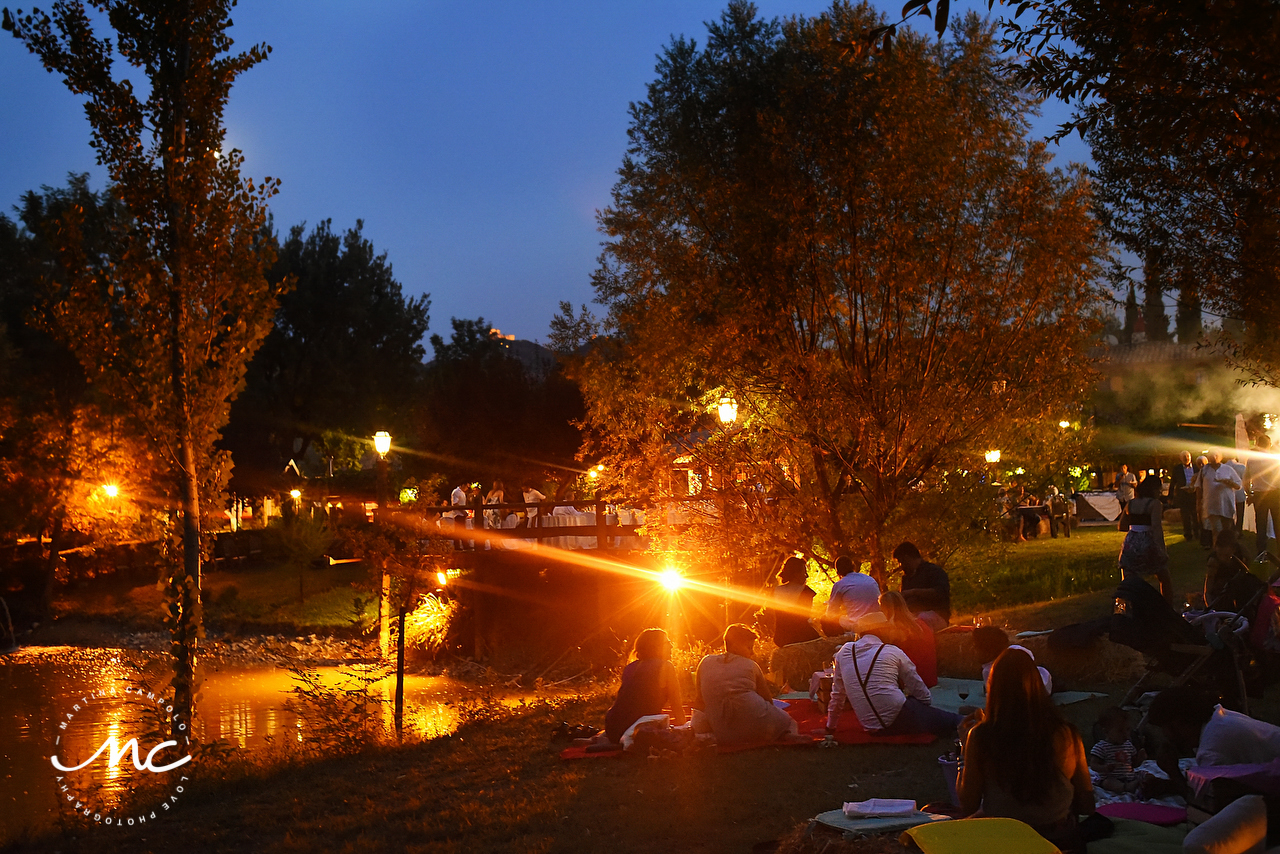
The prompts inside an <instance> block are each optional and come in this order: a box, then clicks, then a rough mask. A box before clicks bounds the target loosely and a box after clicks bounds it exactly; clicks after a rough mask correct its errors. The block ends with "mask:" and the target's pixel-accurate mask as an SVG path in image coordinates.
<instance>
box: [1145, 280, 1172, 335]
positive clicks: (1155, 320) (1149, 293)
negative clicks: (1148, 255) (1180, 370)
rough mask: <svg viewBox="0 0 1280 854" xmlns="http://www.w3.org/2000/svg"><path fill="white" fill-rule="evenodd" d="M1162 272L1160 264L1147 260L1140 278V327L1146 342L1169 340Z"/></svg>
mask: <svg viewBox="0 0 1280 854" xmlns="http://www.w3.org/2000/svg"><path fill="white" fill-rule="evenodd" d="M1163 276H1164V270H1163V269H1162V268H1161V267H1160V263H1159V262H1158V261H1154V260H1148V261H1147V263H1146V264H1145V265H1144V269H1143V277H1142V327H1143V328H1144V329H1145V330H1146V331H1147V340H1148V341H1168V340H1169V316H1168V315H1167V314H1165V311H1164V290H1165V284H1164V279H1163Z"/></svg>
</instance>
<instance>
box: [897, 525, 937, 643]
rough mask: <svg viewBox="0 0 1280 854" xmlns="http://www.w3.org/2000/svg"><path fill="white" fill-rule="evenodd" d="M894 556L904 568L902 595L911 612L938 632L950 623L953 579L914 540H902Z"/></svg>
mask: <svg viewBox="0 0 1280 854" xmlns="http://www.w3.org/2000/svg"><path fill="white" fill-rule="evenodd" d="M893 559H894V560H896V561H897V562H898V565H899V566H900V567H901V568H902V598H903V599H906V600H907V605H908V606H909V607H910V608H911V613H913V614H915V615H916V616H917V617H919V618H920V619H922V620H924V622H925V624H926V625H928V626H929V627H930V628H932V629H933V630H934V631H935V632H940V631H942V630H943V629H945V628H946V627H947V626H948V625H950V624H951V580H950V579H949V578H948V577H947V571H946V570H945V569H943V568H942V567H940V566H938V565H937V564H936V563H930V562H929V561H927V560H925V559H924V557H923V556H922V555H921V554H920V549H918V548H916V546H915V543H899V544H898V547H897V548H896V549H894V550H893Z"/></svg>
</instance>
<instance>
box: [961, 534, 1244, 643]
mask: <svg viewBox="0 0 1280 854" xmlns="http://www.w3.org/2000/svg"><path fill="white" fill-rule="evenodd" d="M1245 536H1246V537H1249V536H1250V535H1248V534H1246V535H1245ZM1123 540H1124V534H1123V533H1121V532H1120V531H1117V530H1116V529H1115V528H1112V527H1110V526H1108V527H1089V528H1078V529H1076V530H1075V531H1073V532H1072V535H1071V538H1070V539H1067V538H1065V537H1059V538H1057V539H1053V538H1048V537H1041V538H1038V539H1035V540H1030V541H1028V542H1026V543H1007V542H1003V543H994V544H991V545H990V546H987V547H985V548H981V549H973V550H969V551H966V552H962V553H960V554H957V555H956V556H955V557H953V558H952V559H951V561H949V562H948V564H947V570H948V572H949V573H950V575H951V591H952V593H951V595H952V603H953V605H952V607H953V610H954V612H955V615H956V617H955V619H956V620H958V621H963V620H964V619H967V618H969V617H972V616H983V617H987V618H990V619H992V620H993V621H994V622H996V623H997V624H1002V625H1009V626H1016V627H1018V628H1024V629H1039V628H1052V627H1055V626H1062V625H1067V624H1069V623H1075V622H1080V621H1083V620H1088V619H1092V618H1093V617H1097V616H1100V615H1101V614H1103V613H1106V612H1107V611H1106V610H1105V609H1107V608H1108V607H1109V603H1110V601H1111V593H1112V591H1113V590H1115V588H1116V585H1117V584H1119V583H1120V570H1119V568H1118V567H1117V565H1116V560H1117V557H1118V556H1119V554H1120V544H1121V543H1122V542H1123ZM1165 541H1166V546H1167V548H1168V550H1169V572H1170V575H1172V577H1173V587H1174V591H1175V600H1174V601H1175V602H1177V603H1178V604H1179V605H1180V604H1181V603H1182V601H1183V600H1184V598H1185V597H1186V595H1187V594H1188V593H1194V592H1197V591H1199V590H1201V589H1202V588H1203V586H1204V573H1205V560H1206V559H1207V558H1208V552H1207V551H1205V550H1204V549H1202V548H1201V547H1200V545H1199V544H1198V543H1196V542H1194V541H1193V542H1187V541H1185V540H1184V539H1183V537H1182V534H1181V533H1176V534H1175V533H1172V532H1170V531H1166V532H1165Z"/></svg>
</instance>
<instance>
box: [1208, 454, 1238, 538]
mask: <svg viewBox="0 0 1280 854" xmlns="http://www.w3.org/2000/svg"><path fill="white" fill-rule="evenodd" d="M1200 480H1201V483H1203V485H1204V493H1205V495H1204V503H1205V509H1206V510H1207V511H1208V516H1209V530H1210V531H1211V532H1212V533H1213V538H1214V539H1215V540H1216V539H1217V537H1218V534H1219V533H1220V532H1222V531H1225V530H1226V529H1227V528H1233V527H1235V514H1236V492H1237V491H1238V490H1241V489H1244V482H1243V481H1241V480H1240V475H1238V474H1236V470H1235V469H1234V468H1232V467H1231V466H1229V465H1226V464H1224V463H1223V462H1222V452H1221V451H1218V450H1213V451H1210V452H1209V463H1208V464H1207V465H1206V466H1205V467H1204V468H1202V469H1200Z"/></svg>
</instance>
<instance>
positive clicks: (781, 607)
mask: <svg viewBox="0 0 1280 854" xmlns="http://www.w3.org/2000/svg"><path fill="white" fill-rule="evenodd" d="M808 579H809V569H808V567H806V566H805V563H804V561H803V560H801V559H800V558H798V557H789V558H787V559H786V560H785V561H783V563H782V569H780V570H779V571H778V581H780V582H781V584H779V585H778V586H777V587H775V588H773V601H774V602H775V603H776V607H774V608H768V609H766V611H765V615H764V616H765V618H766V619H769V618H770V617H772V619H773V642H774V643H775V644H777V645H778V646H790V645H791V644H793V643H807V642H808V641H811V640H817V639H818V637H819V635H818V633H817V631H815V630H814V628H813V626H812V625H810V623H809V616H810V612H811V611H812V610H813V597H814V592H813V589H812V588H811V587H809V585H808V583H807V582H808Z"/></svg>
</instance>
